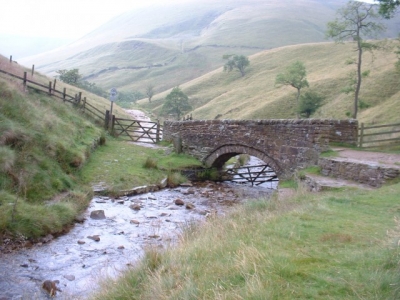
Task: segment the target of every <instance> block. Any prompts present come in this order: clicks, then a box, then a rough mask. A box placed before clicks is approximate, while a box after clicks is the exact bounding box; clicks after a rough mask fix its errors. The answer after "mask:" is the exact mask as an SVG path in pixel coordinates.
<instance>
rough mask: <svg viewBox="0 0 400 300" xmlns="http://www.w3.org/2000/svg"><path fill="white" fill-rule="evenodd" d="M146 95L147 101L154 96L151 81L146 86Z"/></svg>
mask: <svg viewBox="0 0 400 300" xmlns="http://www.w3.org/2000/svg"><path fill="white" fill-rule="evenodd" d="M146 95H147V98H148V99H149V102H151V98H153V96H154V86H153V85H152V84H151V83H150V84H149V85H148V86H147V87H146Z"/></svg>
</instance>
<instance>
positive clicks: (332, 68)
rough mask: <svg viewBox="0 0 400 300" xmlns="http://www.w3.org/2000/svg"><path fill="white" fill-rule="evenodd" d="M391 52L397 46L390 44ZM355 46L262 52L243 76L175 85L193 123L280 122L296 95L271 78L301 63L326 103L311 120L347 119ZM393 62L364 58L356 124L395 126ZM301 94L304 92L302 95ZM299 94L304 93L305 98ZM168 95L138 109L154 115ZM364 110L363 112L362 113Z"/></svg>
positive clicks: (292, 109)
mask: <svg viewBox="0 0 400 300" xmlns="http://www.w3.org/2000/svg"><path fill="white" fill-rule="evenodd" d="M389 44H391V45H392V46H394V45H398V42H394V41H392V42H390V43H389ZM353 50H354V44H352V43H347V44H334V43H314V44H304V45H292V46H285V47H281V48H276V49H272V50H266V51H263V52H260V53H257V54H254V55H252V56H250V66H249V68H248V70H247V74H246V75H245V76H244V77H241V75H240V73H239V72H234V71H233V72H230V73H226V72H223V69H222V68H219V69H217V70H214V71H213V72H210V73H208V74H206V75H203V76H201V77H199V78H196V79H194V80H192V81H190V82H187V83H185V84H182V85H180V88H181V89H182V90H183V91H184V93H185V94H187V95H188V96H189V99H190V103H191V105H192V106H193V111H192V114H193V117H194V118H195V119H215V118H220V119H285V118H296V100H295V99H296V90H295V89H294V88H292V87H276V86H275V78H276V75H277V74H279V73H280V72H282V71H283V69H284V68H285V67H286V66H287V65H289V64H291V63H292V62H294V61H296V60H300V61H302V62H304V64H305V67H306V70H307V79H308V81H309V84H310V88H309V89H311V90H314V91H317V92H318V93H320V94H321V95H323V96H324V97H325V101H324V105H323V106H322V107H321V108H320V109H319V110H318V111H317V112H316V114H315V115H314V116H313V117H316V118H337V119H343V118H347V115H346V113H348V112H351V111H352V105H353V96H352V95H346V94H344V93H343V92H342V90H343V88H344V87H345V86H346V84H347V82H348V76H349V73H350V72H351V71H352V70H354V65H346V63H345V62H346V60H348V58H349V57H352V56H354V55H355V53H354V51H353ZM396 60H397V57H396V55H395V54H394V53H393V51H379V52H375V54H374V56H372V55H371V54H370V53H366V54H364V64H363V70H370V75H369V76H368V77H367V78H365V79H364V81H363V83H362V87H361V94H360V99H361V100H362V102H363V103H364V104H365V106H364V107H365V108H364V109H362V110H361V112H360V114H359V119H360V121H363V122H369V123H382V122H387V121H394V120H398V116H399V115H400V108H399V107H398V102H399V99H400V86H399V81H400V74H398V73H396V72H395V68H394V63H395V61H396ZM304 91H306V89H304ZM304 91H303V92H304ZM168 93H169V91H165V92H163V93H160V94H157V95H155V96H154V98H153V100H152V102H151V103H148V101H147V100H145V99H143V100H141V101H139V103H138V104H139V105H140V106H141V107H143V108H145V109H147V110H152V111H154V112H155V113H156V114H157V113H159V112H160V108H161V106H162V104H163V103H164V100H163V99H164V98H165V96H166V95H167V94H168ZM367 106H368V108H367Z"/></svg>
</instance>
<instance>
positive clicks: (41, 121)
mask: <svg viewBox="0 0 400 300" xmlns="http://www.w3.org/2000/svg"><path fill="white" fill-rule="evenodd" d="M0 108H1V109H0V241H1V237H2V236H4V235H5V236H21V235H22V236H24V237H27V238H36V237H39V236H42V235H45V234H47V233H50V232H52V233H57V232H60V231H61V230H62V229H63V228H64V226H65V225H66V224H70V223H71V222H72V220H73V219H74V218H75V216H76V215H77V214H78V213H80V212H81V211H82V209H83V208H85V207H86V205H87V203H88V200H87V199H90V191H89V190H87V189H86V188H84V187H80V186H79V184H78V182H77V178H76V171H77V170H78V169H79V168H81V167H82V166H83V165H84V164H85V162H86V161H87V159H88V158H89V156H90V154H91V152H92V151H93V149H94V148H95V147H96V145H97V143H98V141H99V138H100V137H101V135H102V130H101V129H100V128H98V127H97V126H95V125H94V124H93V123H91V122H90V121H88V120H86V119H85V117H84V116H82V115H81V114H80V113H79V112H77V111H76V110H75V109H74V108H73V107H72V106H70V105H69V104H65V103H63V102H62V101H60V100H55V99H54V98H52V97H49V96H48V95H46V94H44V93H37V92H33V91H27V90H25V88H24V87H23V86H22V83H20V82H17V81H13V80H10V79H9V78H6V77H1V78H0ZM60 195H61V196H60ZM55 197H57V199H56V200H57V201H54V202H53V204H52V205H50V204H49V203H50V202H48V201H50V200H53V199H55Z"/></svg>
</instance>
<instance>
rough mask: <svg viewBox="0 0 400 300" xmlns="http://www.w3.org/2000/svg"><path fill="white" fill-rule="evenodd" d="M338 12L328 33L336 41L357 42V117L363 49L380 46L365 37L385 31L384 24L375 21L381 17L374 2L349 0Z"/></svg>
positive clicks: (355, 103) (355, 113) (355, 115)
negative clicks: (369, 41)
mask: <svg viewBox="0 0 400 300" xmlns="http://www.w3.org/2000/svg"><path fill="white" fill-rule="evenodd" d="M337 14H338V17H337V18H336V19H335V21H333V22H329V23H328V30H327V32H326V35H327V37H328V38H333V39H334V40H335V41H336V42H344V41H350V42H354V43H356V52H357V58H356V60H355V61H354V63H355V64H356V66H357V71H356V78H355V89H354V111H353V116H352V117H353V118H354V119H357V111H358V97H359V93H360V89H361V80H362V77H363V72H362V70H361V65H362V55H363V51H364V50H368V51H373V50H374V49H377V48H378V46H376V45H375V44H372V43H368V42H367V41H366V40H364V38H372V37H375V36H376V34H378V33H379V32H381V31H383V29H384V26H383V25H382V24H380V23H378V22H374V21H373V20H374V19H377V18H378V17H379V15H378V14H377V12H376V11H375V9H374V5H373V4H367V3H364V2H358V1H349V2H348V3H347V5H346V6H345V7H343V8H340V9H339V10H338V12H337ZM366 74H367V73H365V72H364V75H366Z"/></svg>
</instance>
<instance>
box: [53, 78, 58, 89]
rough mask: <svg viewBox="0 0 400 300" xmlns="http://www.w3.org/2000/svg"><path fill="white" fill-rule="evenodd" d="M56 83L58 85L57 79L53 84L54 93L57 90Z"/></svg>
mask: <svg viewBox="0 0 400 300" xmlns="http://www.w3.org/2000/svg"><path fill="white" fill-rule="evenodd" d="M56 83H57V79H54V82H53V91H55V90H56Z"/></svg>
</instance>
